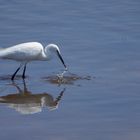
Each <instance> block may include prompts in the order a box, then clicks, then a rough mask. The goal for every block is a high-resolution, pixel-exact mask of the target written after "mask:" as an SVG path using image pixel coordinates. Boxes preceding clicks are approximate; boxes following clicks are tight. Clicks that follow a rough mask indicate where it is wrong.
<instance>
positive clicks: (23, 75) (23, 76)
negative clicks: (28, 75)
mask: <svg viewBox="0 0 140 140" xmlns="http://www.w3.org/2000/svg"><path fill="white" fill-rule="evenodd" d="M25 71H26V64H25V65H24V69H23V74H22V78H23V79H25Z"/></svg>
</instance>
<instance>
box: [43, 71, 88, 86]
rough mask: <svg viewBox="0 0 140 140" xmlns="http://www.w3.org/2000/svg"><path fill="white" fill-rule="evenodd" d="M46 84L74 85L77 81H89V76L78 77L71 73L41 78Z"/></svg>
mask: <svg viewBox="0 0 140 140" xmlns="http://www.w3.org/2000/svg"><path fill="white" fill-rule="evenodd" d="M42 79H44V80H45V81H46V82H48V83H51V84H57V85H61V84H67V85H74V82H76V81H78V80H91V76H79V75H77V74H73V73H67V74H65V75H63V76H62V75H61V76H60V75H58V74H57V75H50V76H47V77H43V78H42Z"/></svg>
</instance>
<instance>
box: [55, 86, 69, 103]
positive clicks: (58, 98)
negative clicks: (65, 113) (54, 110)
mask: <svg viewBox="0 0 140 140" xmlns="http://www.w3.org/2000/svg"><path fill="white" fill-rule="evenodd" d="M65 90H66V89H65V88H64V89H63V90H62V91H61V92H60V94H59V96H58V97H57V98H56V100H55V102H57V103H58V102H59V101H60V100H61V98H62V96H63V94H64V92H65Z"/></svg>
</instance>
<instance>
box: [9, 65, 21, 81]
mask: <svg viewBox="0 0 140 140" xmlns="http://www.w3.org/2000/svg"><path fill="white" fill-rule="evenodd" d="M20 68H21V66H20V67H19V68H17V70H16V71H15V73H14V74H13V75H12V77H11V80H12V81H13V80H14V78H15V76H16V74H17V72H18V71H19V70H20Z"/></svg>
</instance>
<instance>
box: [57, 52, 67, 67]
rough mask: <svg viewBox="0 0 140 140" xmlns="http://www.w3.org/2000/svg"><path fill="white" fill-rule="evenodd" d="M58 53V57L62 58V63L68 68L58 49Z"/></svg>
mask: <svg viewBox="0 0 140 140" xmlns="http://www.w3.org/2000/svg"><path fill="white" fill-rule="evenodd" d="M57 55H58V57H59V58H60V60H61V62H62V64H63V65H64V67H65V68H66V69H67V66H66V65H65V62H64V60H63V58H62V56H61V54H60V53H59V51H57Z"/></svg>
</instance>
